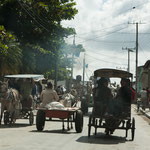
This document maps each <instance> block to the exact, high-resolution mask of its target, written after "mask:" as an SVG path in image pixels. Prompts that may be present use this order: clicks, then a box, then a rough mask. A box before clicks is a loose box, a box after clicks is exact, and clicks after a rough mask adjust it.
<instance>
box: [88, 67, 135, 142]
mask: <svg viewBox="0 0 150 150" xmlns="http://www.w3.org/2000/svg"><path fill="white" fill-rule="evenodd" d="M94 77H95V81H96V79H97V77H106V78H111V77H112V78H132V74H131V73H129V72H127V71H123V70H116V69H99V70H96V71H94ZM94 103H95V104H94V108H93V110H95V111H93V112H92V114H91V115H90V116H89V123H88V137H90V136H91V128H92V127H94V128H95V135H96V134H97V129H98V128H104V129H106V128H107V129H109V130H110V131H111V130H116V129H120V130H125V131H126V132H125V137H127V136H128V130H131V140H132V141H133V140H134V135H135V119H134V117H132V118H131V105H127V106H123V107H122V113H121V114H120V115H119V116H117V117H116V116H111V115H110V116H107V115H104V114H102V113H101V112H102V109H103V103H96V102H95V101H94ZM95 107H98V109H96V108H95ZM108 134H111V133H108Z"/></svg>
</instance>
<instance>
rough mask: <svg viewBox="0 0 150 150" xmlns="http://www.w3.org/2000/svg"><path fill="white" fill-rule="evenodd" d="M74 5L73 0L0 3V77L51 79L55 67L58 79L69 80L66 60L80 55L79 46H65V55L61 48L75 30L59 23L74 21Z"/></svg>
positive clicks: (80, 47) (80, 48) (18, 0)
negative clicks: (26, 75)
mask: <svg viewBox="0 0 150 150" xmlns="http://www.w3.org/2000/svg"><path fill="white" fill-rule="evenodd" d="M75 5H76V3H75V1H74V0H0V25H3V26H0V38H1V40H0V76H1V75H4V74H8V73H11V74H12V73H42V74H44V73H46V72H50V75H49V77H51V78H53V79H54V78H55V75H54V71H55V67H56V65H57V67H58V77H59V78H60V79H63V78H67V77H69V75H70V73H69V71H68V70H69V69H68V67H70V66H71V65H70V64H71V61H70V58H68V57H66V56H67V55H68V53H69V54H72V53H78V54H79V53H80V52H82V51H84V49H83V47H82V46H81V45H77V46H76V47H72V46H71V45H69V46H68V51H67V52H68V53H67V52H66V51H63V48H62V47H63V45H65V40H64V38H67V37H68V36H69V35H73V34H75V29H73V28H64V27H63V26H62V25H61V21H63V20H71V19H73V18H74V16H75V15H76V14H77V12H78V11H77V9H76V8H75ZM4 27H5V29H4ZM8 31H9V32H8ZM75 55H76V54H75Z"/></svg>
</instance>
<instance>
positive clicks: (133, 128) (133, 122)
mask: <svg viewBox="0 0 150 150" xmlns="http://www.w3.org/2000/svg"><path fill="white" fill-rule="evenodd" d="M134 135H135V119H134V118H132V126H131V137H132V141H133V140H134Z"/></svg>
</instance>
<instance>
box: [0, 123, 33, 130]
mask: <svg viewBox="0 0 150 150" xmlns="http://www.w3.org/2000/svg"><path fill="white" fill-rule="evenodd" d="M28 126H30V125H29V124H25V123H15V124H12V125H4V124H1V125H0V129H5V128H22V127H28Z"/></svg>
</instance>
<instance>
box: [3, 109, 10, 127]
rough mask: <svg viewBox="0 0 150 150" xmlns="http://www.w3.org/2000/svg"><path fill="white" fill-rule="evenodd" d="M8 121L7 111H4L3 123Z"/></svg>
mask: <svg viewBox="0 0 150 150" xmlns="http://www.w3.org/2000/svg"><path fill="white" fill-rule="evenodd" d="M8 123H9V112H7V111H6V112H4V124H5V125H7V124H8Z"/></svg>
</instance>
